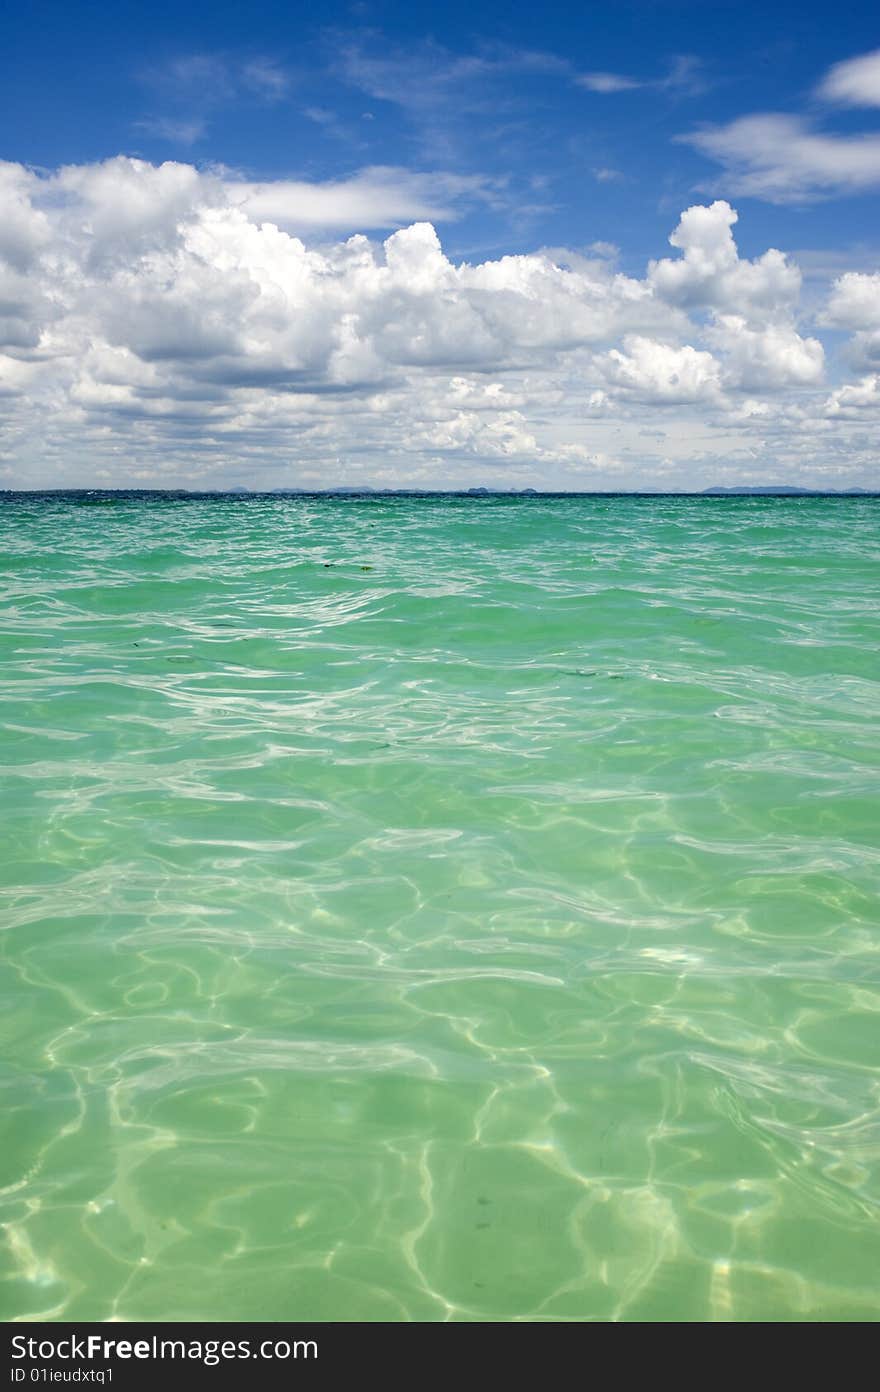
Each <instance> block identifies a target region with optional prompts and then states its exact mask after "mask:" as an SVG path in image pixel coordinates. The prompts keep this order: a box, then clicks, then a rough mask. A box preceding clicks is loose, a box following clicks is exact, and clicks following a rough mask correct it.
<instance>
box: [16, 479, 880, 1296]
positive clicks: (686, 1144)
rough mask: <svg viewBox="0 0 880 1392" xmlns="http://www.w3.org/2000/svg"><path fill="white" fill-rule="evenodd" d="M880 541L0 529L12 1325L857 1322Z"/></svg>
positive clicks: (30, 525) (552, 521)
mask: <svg viewBox="0 0 880 1392" xmlns="http://www.w3.org/2000/svg"><path fill="white" fill-rule="evenodd" d="M878 518H880V510H878V504H877V503H876V502H875V501H873V500H871V499H861V500H845V499H837V500H830V499H821V498H808V499H793V500H789V499H755V498H742V499H724V500H712V499H706V498H697V499H695V498H632V497H631V498H625V497H622V498H589V497H587V498H559V499H554V498H542V497H538V498H528V499H515V498H514V499H502V498H481V499H464V498H440V497H438V498H423V499H409V498H401V497H397V498H374V499H370V500H359V499H348V498H346V499H338V498H337V499H333V498H324V499H321V498H258V497H252V498H247V499H244V500H234V499H222V498H215V499H205V500H198V499H192V500H188V501H187V500H175V499H167V500H164V501H163V500H161V499H153V500H140V501H139V500H134V499H125V498H122V499H116V500H109V499H101V498H100V497H95V498H93V499H92V500H91V501H89V500H85V501H82V500H80V501H77V500H74V499H71V498H69V497H68V498H65V497H60V498H56V499H54V500H51V499H29V498H25V497H19V498H18V499H17V500H7V501H6V503H5V504H3V505H2V506H0V528H2V541H0V551H2V560H3V567H4V571H5V575H6V583H5V598H4V600H3V604H2V625H0V627H2V632H3V637H2V659H3V661H2V676H0V702H2V712H0V714H2V720H3V722H4V725H5V735H4V741H3V750H2V756H0V759H2V765H3V770H2V777H3V787H4V794H3V803H2V814H0V815H2V823H3V839H4V843H5V847H6V849H5V851H4V853H3V858H2V863H0V911H2V921H3V926H4V929H5V931H4V932H3V933H2V935H0V941H2V954H3V955H2V961H0V970H2V975H0V1021H2V1024H0V1029H2V1034H3V1047H2V1059H3V1071H2V1075H0V1077H2V1083H3V1099H4V1100H3V1109H2V1111H3V1123H4V1128H5V1137H4V1140H3V1144H2V1148H0V1219H2V1221H3V1223H4V1225H5V1239H6V1242H5V1248H4V1249H3V1257H2V1261H3V1271H2V1274H3V1277H4V1279H3V1280H2V1282H0V1313H2V1316H3V1317H4V1318H6V1319H21V1318H27V1317H34V1318H37V1317H40V1318H46V1319H58V1320H85V1319H94V1320H104V1319H111V1318H112V1319H132V1320H153V1319H236V1318H241V1319H255V1318H264V1319H280V1320H283V1319H346V1320H356V1319H357V1320H377V1319H378V1320H449V1319H452V1320H487V1319H493V1320H496V1319H501V1320H511V1319H527V1320H532V1319H539V1320H572V1319H576V1320H581V1319H603V1320H604V1319H623V1320H638V1319H648V1320H658V1319H661V1320H662V1319H679V1320H685V1319H687V1320H728V1319H732V1320H749V1319H845V1318H876V1316H877V1314H878V1296H877V1273H878V1271H880V1208H878V1204H880V1124H878V1119H880V1111H878V1108H880V1073H878V1067H877V1065H878V1041H880V1029H878V1025H880V1017H878V1009H880V990H878V983H880V911H878V897H877V891H878V881H880V875H878V868H880V818H878V812H877V808H878V794H880V739H878V713H880V664H878V647H880V619H878V616H880V566H878V560H880V529H878V525H877V524H878Z"/></svg>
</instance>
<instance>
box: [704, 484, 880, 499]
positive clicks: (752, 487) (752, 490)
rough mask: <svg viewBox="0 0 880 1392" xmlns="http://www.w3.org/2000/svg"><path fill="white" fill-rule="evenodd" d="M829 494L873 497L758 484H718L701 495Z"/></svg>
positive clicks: (852, 491) (844, 491)
mask: <svg viewBox="0 0 880 1392" xmlns="http://www.w3.org/2000/svg"><path fill="white" fill-rule="evenodd" d="M829 493H834V494H840V496H841V497H852V496H854V495H858V494H863V495H865V496H867V497H871V496H872V490H871V489H870V488H796V487H795V486H794V485H793V484H790V483H756V484H740V485H739V486H738V487H734V488H722V487H721V486H720V484H716V485H715V486H714V487H713V488H704V489H703V492H702V494H701V496H702V497H705V496H706V495H707V494H708V495H710V496H715V497H725V496H728V497H729V496H730V495H731V494H733V495H735V496H736V497H749V496H753V497H758V498H764V497H783V498H800V497H807V498H824V497H826V496H827V495H828V494H829Z"/></svg>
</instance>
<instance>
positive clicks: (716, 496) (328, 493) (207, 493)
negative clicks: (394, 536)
mask: <svg viewBox="0 0 880 1392" xmlns="http://www.w3.org/2000/svg"><path fill="white" fill-rule="evenodd" d="M17 498H70V499H82V500H86V499H95V500H101V499H105V498H106V499H111V498H129V499H132V500H134V499H137V498H143V499H148V498H156V499H166V500H174V499H179V500H184V499H192V500H197V499H208V498H218V499H235V500H236V501H237V502H239V501H240V502H244V501H246V500H251V499H258V498H337V499H370V498H469V499H475V498H476V499H480V498H505V499H514V498H515V499H520V500H521V499H524V498H525V499H531V498H545V499H546V498H704V499H707V500H709V501H716V502H717V501H719V500H720V499H730V498H789V499H790V498H850V499H852V498H880V489H876V490H872V489H867V488H829V489H819V488H794V487H791V488H789V487H786V486H784V485H768V486H766V487H763V488H760V487H758V488H746V487H740V488H720V487H715V488H704V489H702V490H700V491H693V492H691V491H684V490H669V491H666V490H664V491H653V490H652V491H647V490H643V489H635V488H633V489H615V490H613V491H612V490H604V489H600V490H595V489H588V490H573V489H572V490H562V489H548V490H546V491H544V490H539V489H536V488H522V489H516V488H506V489H502V488H498V489H495V488H370V487H364V488H266V489H253V490H251V489H249V488H206V489H191V488H3V489H0V502H7V501H12V500H14V499H17Z"/></svg>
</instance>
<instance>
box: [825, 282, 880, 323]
mask: <svg viewBox="0 0 880 1392" xmlns="http://www.w3.org/2000/svg"><path fill="white" fill-rule="evenodd" d="M824 321H825V323H826V324H830V325H832V326H833V327H834V328H839V329H880V273H878V274H874V275H862V274H861V273H859V272H857V271H848V272H846V274H845V275H842V276H839V277H838V279H837V280H835V282H834V286H833V289H832V292H831V298H830V300H829V301H828V308H827V310H826V312H825V315H824Z"/></svg>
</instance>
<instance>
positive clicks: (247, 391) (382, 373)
mask: <svg viewBox="0 0 880 1392" xmlns="http://www.w3.org/2000/svg"><path fill="white" fill-rule="evenodd" d="M481 188H482V184H481V182H480V181H479V180H478V181H476V183H471V182H468V181H463V182H459V183H451V182H450V176H446V175H437V176H432V177H429V176H427V175H412V174H404V173H401V172H400V171H393V170H380V171H377V170H366V171H361V173H359V174H355V175H352V177H351V178H350V179H349V180H346V181H343V182H341V183H335V184H330V185H314V184H306V183H303V182H300V183H296V182H291V181H281V182H279V183H277V184H267V183H264V184H261V185H253V184H245V183H243V182H241V181H236V180H233V179H229V178H224V177H221V175H220V174H218V173H211V172H200V171H199V170H197V169H195V168H193V167H192V166H190V165H186V164H177V163H167V164H164V165H160V166H153V165H150V164H147V163H145V162H143V161H137V160H127V159H122V158H119V159H115V160H111V161H107V162H105V163H103V164H99V165H83V166H72V167H66V168H63V169H61V170H59V171H58V172H57V173H55V174H53V175H47V176H38V175H37V174H35V173H33V172H31V171H28V170H26V169H23V168H21V167H19V166H13V165H5V166H0V197H2V200H3V214H4V215H3V216H2V217H0V396H2V405H0V416H2V420H3V422H4V423H5V424H4V427H3V429H4V433H3V434H2V435H0V471H2V470H4V469H5V472H4V473H3V479H4V481H6V482H12V483H15V484H18V485H20V486H21V485H25V484H27V483H40V484H41V483H55V484H64V483H68V484H70V483H93V482H97V481H101V480H102V479H103V480H109V481H111V482H114V483H116V484H124V483H131V482H132V480H134V479H136V480H138V481H139V482H140V483H143V482H153V483H157V484H161V483H162V482H175V483H182V484H188V485H190V486H196V485H198V484H199V483H200V482H212V483H218V484H221V485H222V484H223V483H224V482H227V483H228V482H235V483H238V482H241V481H244V482H249V483H254V484H260V485H266V484H272V483H278V484H291V483H306V484H308V483H313V484H323V485H326V484H329V483H338V482H351V481H358V480H361V481H368V482H372V483H382V482H413V483H417V482H421V483H428V484H437V483H441V484H445V485H450V484H454V483H456V482H458V483H465V484H469V483H474V482H480V481H485V479H481V475H480V472H479V471H480V470H481V469H484V470H486V471H488V478H489V479H498V480H507V481H510V482H517V483H521V484H522V483H529V484H532V485H533V486H540V485H542V484H544V485H549V484H552V483H556V484H564V485H565V486H591V485H595V484H597V483H598V484H603V483H604V486H619V485H620V483H621V482H624V481H629V482H630V483H631V484H632V485H637V484H639V483H642V484H644V483H646V482H648V483H649V482H650V480H651V478H652V477H655V478H657V479H662V480H663V482H665V483H667V484H668V483H670V482H674V481H679V482H687V481H688V480H689V479H690V480H692V481H693V482H695V483H697V484H700V483H709V482H713V481H714V479H713V477H711V476H709V477H706V476H705V473H703V474H702V476H700V477H697V478H693V475H690V474H689V473H688V469H689V467H693V468H699V469H700V470H703V471H705V469H706V468H708V467H709V465H707V463H706V460H707V458H711V456H710V455H707V453H706V450H707V445H706V439H707V436H708V435H711V432H713V431H715V432H718V441H719V445H718V456H717V457H718V460H719V467H720V461H722V460H726V459H728V458H729V457H730V450H731V449H732V448H733V445H732V444H731V441H732V440H733V441H736V439H738V438H739V436H738V435H737V432H740V434H741V435H742V434H746V435H748V434H749V432H752V431H754V430H755V429H757V428H758V424H759V423H760V427H761V428H765V427H766V428H770V426H771V425H772V427H773V428H774V429H776V430H778V431H788V432H789V434H791V432H797V433H798V438H799V440H801V441H802V444H801V445H800V446H799V448H802V449H807V448H808V442H809V433H808V430H807V427H806V425H805V422H807V421H808V420H812V421H821V422H823V423H824V429H825V430H826V432H827V431H832V432H833V431H834V430H837V429H838V428H839V429H841V430H843V431H844V432H846V430H848V429H849V428H850V427H849V424H848V422H850V421H851V420H853V421H855V419H856V416H857V415H858V418H859V419H861V418H862V417H863V416H864V412H861V414H859V413H857V412H856V405H855V402H856V398H855V397H852V396H847V395H846V394H845V392H846V389H845V388H838V389H837V391H838V393H840V394H839V395H838V396H837V397H835V398H834V399H835V400H838V403H839V404H838V407H837V408H836V409H831V408H830V407H828V405H827V403H828V400H829V398H828V394H827V393H828V389H827V388H825V389H824V392H823V393H822V394H820V393H819V392H818V391H816V390H815V389H816V388H817V387H818V385H819V383H820V379H821V375H822V369H823V355H822V348H821V344H820V343H819V341H818V340H817V339H815V338H812V337H809V336H807V335H806V334H804V333H802V331H801V326H800V324H799V321H798V297H799V292H800V275H799V272H798V270H797V268H796V267H795V266H793V265H792V264H791V263H790V262H789V260H788V259H787V258H786V257H785V256H784V255H783V254H782V253H781V252H779V251H773V250H771V251H768V252H765V253H764V254H763V255H762V256H758V257H756V258H755V259H753V260H748V259H745V258H741V257H740V255H739V252H738V250H737V247H736V243H735V241H734V239H733V235H732V228H733V226H734V224H735V222H736V214H735V212H734V211H733V209H731V208H730V206H729V205H728V204H726V203H721V202H717V203H714V204H712V205H711V206H709V207H695V208H690V209H688V210H687V211H686V212H685V213H684V214H683V215H682V218H681V221H680V223H679V225H678V227H677V228H676V229H675V231H674V232H673V234H672V237H671V241H672V244H673V246H674V247H675V249H676V255H674V256H670V257H666V258H662V259H659V260H655V261H653V262H651V263H650V266H649V268H648V271H647V274H646V275H645V277H644V278H641V279H639V278H636V277H633V276H626V275H622V274H620V273H619V272H617V271H616V270H615V267H614V265H613V263H611V262H609V261H608V260H607V259H602V258H599V257H594V258H593V259H589V258H588V257H586V256H584V255H578V254H576V253H574V252H564V251H561V250H560V251H552V252H551V251H536V252H533V253H531V254H526V255H515V256H502V257H498V258H495V259H491V260H487V261H483V262H480V263H470V262H456V261H454V260H452V259H450V257H449V256H448V255H447V254H446V252H445V251H444V249H443V246H442V244H441V241H440V237H439V236H438V233H437V231H436V229H435V228H434V226H433V225H431V223H430V222H429V221H428V219H427V217H426V216H425V214H426V211H427V210H429V209H430V210H436V209H437V208H438V207H440V208H442V207H444V206H445V205H449V207H450V210H451V211H454V209H455V206H456V203H457V200H459V199H460V198H464V197H471V196H479V195H480V191H481ZM397 221H403V222H406V223H407V224H408V225H405V226H402V227H400V228H399V229H398V230H396V231H394V232H392V233H391V235H388V236H386V237H385V238H384V240H383V241H372V240H369V239H368V238H367V237H366V236H365V235H363V233H362V232H360V231H357V230H356V229H358V227H361V228H363V227H369V226H371V225H372V226H376V225H380V226H381V225H385V226H386V227H387V226H388V225H389V224H391V225H392V226H393V225H394V223H395V222H397ZM282 224H283V225H282ZM292 228H300V229H302V230H303V231H304V233H305V232H308V230H309V229H312V230H315V229H317V230H320V232H321V237H322V238H329V232H330V230H332V229H336V231H335V236H336V239H335V240H330V239H328V240H326V241H325V240H322V241H320V242H315V241H312V242H311V243H307V242H306V241H305V240H303V238H301V237H299V236H296V235H292V232H291V230H290V229H292ZM350 234H353V235H350ZM601 250H602V252H603V257H604V256H606V255H607V253H608V251H609V250H613V249H609V248H602V249H601ZM863 281H864V282H866V283H868V282H869V284H867V285H863V284H862V282H863ZM872 286H873V281H872V278H871V277H865V276H861V277H856V279H855V281H854V280H852V279H851V278H849V277H847V276H844V277H842V278H841V280H840V281H839V282H838V286H837V287H836V289H835V291H834V294H833V295H832V305H833V306H836V308H835V309H834V310H833V313H834V314H836V315H837V316H838V319H837V321H836V322H843V320H844V319H846V320H847V322H848V323H850V324H851V325H852V326H856V324H857V323H858V324H861V323H862V322H863V321H864V322H865V323H867V320H866V319H864V314H865V313H866V311H864V310H859V311H858V313H861V314H862V315H863V318H862V319H859V318H858V314H857V312H856V310H855V309H853V308H852V305H854V304H856V303H858V304H863V302H865V303H866V302H871V303H873V301H872V300H871V294H872V293H873V291H872V289H871V287H872ZM869 291H870V293H869ZM835 297H836V298H835ZM848 306H849V308H848ZM829 313H832V310H831V309H829ZM859 332H862V333H870V332H871V330H870V329H868V328H865V329H860V330H859ZM745 390H748V391H749V392H750V393H751V396H752V399H753V403H756V404H754V406H753V408H750V409H749V410H748V411H744V410H742V409H741V400H742V398H741V397H740V396H738V393H741V392H742V391H745ZM853 390H855V388H853ZM858 390H860V391H861V390H862V388H861V387H860V388H859V389H858ZM792 392H794V393H795V394H796V400H795V398H794V397H792V396H791V395H790V394H791V393H792ZM811 392H812V393H813V395H812V396H811V395H810V393H811ZM774 393H776V394H777V397H778V399H779V401H780V403H781V404H780V405H779V407H778V408H777V407H774V408H773V410H772V411H771V410H769V409H765V408H764V403H766V402H767V401H768V400H769V399H771V398H772V396H773V394H774ZM787 394H788V395H787ZM810 402H812V403H813V404H812V406H811V405H810ZM646 415H648V416H651V417H652V422H653V423H656V422H657V420H658V419H659V418H660V417H661V416H662V418H663V431H662V432H660V435H659V438H661V439H662V450H663V454H662V456H660V455H658V454H652V453H651V451H652V450H656V449H659V448H661V446H659V445H657V444H656V443H655V444H650V443H646V440H648V441H650V440H654V441H655V442H656V439H657V438H658V432H656V430H655V431H654V432H653V433H652V432H650V431H649V433H648V435H647V436H646V435H645V434H644V429H645V425H646ZM817 428H818V427H817ZM725 432H726V433H725ZM752 447H753V446H752V444H750V445H749V448H752ZM853 448H855V447H853ZM673 456H674V459H675V461H676V462H675V463H674V465H670V463H669V460H670V458H672V457H673ZM793 457H794V456H793ZM854 458H857V459H858V460H859V461H861V460H862V455H861V454H859V453H858V452H856V454H855V455H854ZM689 459H691V460H693V461H694V462H693V464H692V466H689V464H688V460H689ZM798 459H799V460H800V463H799V465H798V467H799V468H801V467H802V466H803V467H810V468H814V469H821V468H824V467H825V466H824V464H823V463H822V457H818V456H817V457H816V458H815V459H813V460H812V462H810V460H809V459H808V460H807V462H806V463H804V458H802V457H801V456H800V455H799V456H798ZM836 467H838V466H837V465H836ZM859 467H860V468H862V467H867V464H865V465H864V466H863V465H862V463H861V462H860V463H859ZM670 469H672V470H673V472H672V473H670V472H669V471H670ZM652 471H653V473H652ZM676 471H677V472H676Z"/></svg>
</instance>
